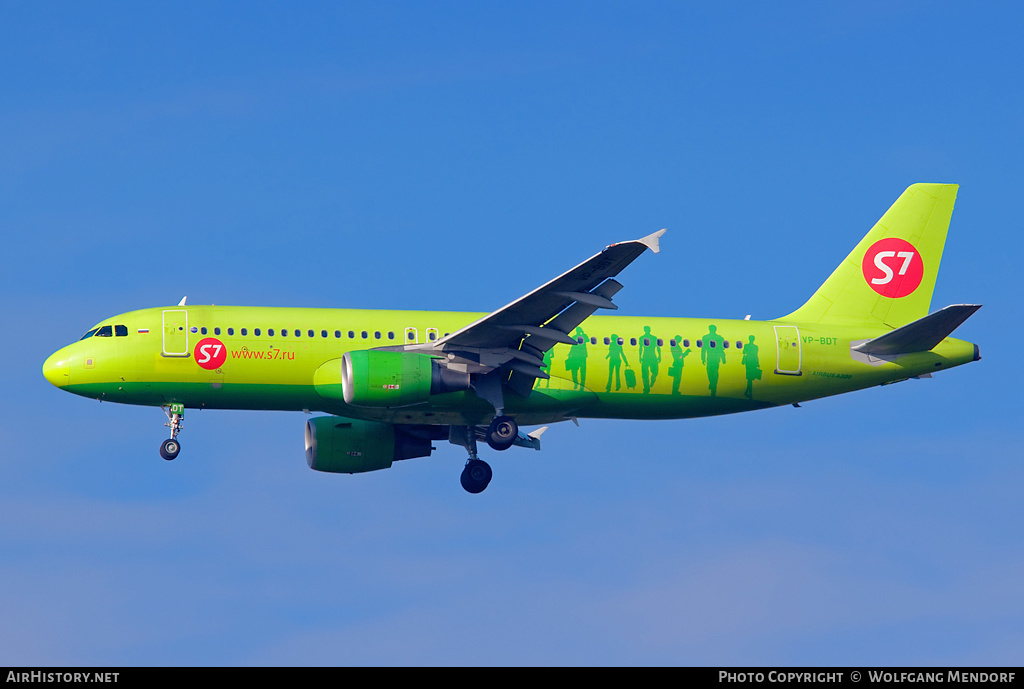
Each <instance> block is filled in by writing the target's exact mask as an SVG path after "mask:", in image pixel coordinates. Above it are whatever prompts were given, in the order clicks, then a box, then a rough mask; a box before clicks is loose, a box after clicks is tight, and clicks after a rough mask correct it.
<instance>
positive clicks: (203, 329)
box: [199, 325, 208, 335]
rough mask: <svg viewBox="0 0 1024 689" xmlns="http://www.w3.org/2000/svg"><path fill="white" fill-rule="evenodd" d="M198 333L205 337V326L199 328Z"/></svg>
mask: <svg viewBox="0 0 1024 689" xmlns="http://www.w3.org/2000/svg"><path fill="white" fill-rule="evenodd" d="M199 332H201V333H202V334H203V335H205V334H206V333H207V332H208V331H207V330H206V326H205V325H204V326H203V327H202V328H200V329H199Z"/></svg>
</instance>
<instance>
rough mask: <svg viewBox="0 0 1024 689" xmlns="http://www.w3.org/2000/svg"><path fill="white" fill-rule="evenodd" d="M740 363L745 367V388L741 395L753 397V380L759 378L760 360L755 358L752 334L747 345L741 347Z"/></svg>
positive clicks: (749, 398)
mask: <svg viewBox="0 0 1024 689" xmlns="http://www.w3.org/2000/svg"><path fill="white" fill-rule="evenodd" d="M740 363H742V364H743V365H744V366H745V367H746V369H747V390H746V392H744V393H743V395H744V396H745V397H746V398H747V399H748V400H752V399H754V381H755V380H761V362H760V361H758V360H757V345H756V344H754V336H753V335H751V336H750V341H749V342H748V343H747V346H746V347H744V348H743V358H742V359H741V361H740Z"/></svg>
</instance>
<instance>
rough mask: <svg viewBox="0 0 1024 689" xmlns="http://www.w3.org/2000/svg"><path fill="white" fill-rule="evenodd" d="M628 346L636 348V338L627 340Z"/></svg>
mask: <svg viewBox="0 0 1024 689" xmlns="http://www.w3.org/2000/svg"><path fill="white" fill-rule="evenodd" d="M629 344H631V345H633V346H636V338H635V337H631V338H629Z"/></svg>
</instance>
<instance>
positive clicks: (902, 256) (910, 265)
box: [861, 237, 924, 299]
mask: <svg viewBox="0 0 1024 689" xmlns="http://www.w3.org/2000/svg"><path fill="white" fill-rule="evenodd" d="M861 270H862V271H863V273H864V280H865V281H867V283H868V285H869V286H870V287H871V289H873V290H875V291H876V292H878V293H879V294H881V295H882V296H883V297H890V298H892V299H899V298H900V297H905V296H907V295H909V294H913V292H914V290H916V289H917V288H918V286H919V285H920V284H921V278H923V277H924V261H922V260H921V254H920V253H918V251H917V249H915V248H914V245H913V244H911V243H910V242H908V241H906V240H903V239H898V238H896V237H890V238H888V239H880V240H878V241H877V242H875V243H874V244H872V245H871V246H870V247H868V250H867V251H866V252H865V253H864V261H863V263H862V264H861Z"/></svg>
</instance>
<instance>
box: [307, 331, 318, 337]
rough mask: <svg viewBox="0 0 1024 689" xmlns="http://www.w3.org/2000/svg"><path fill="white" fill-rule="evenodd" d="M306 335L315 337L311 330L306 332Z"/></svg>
mask: <svg viewBox="0 0 1024 689" xmlns="http://www.w3.org/2000/svg"><path fill="white" fill-rule="evenodd" d="M306 334H307V335H309V336H310V337H316V334H315V333H314V332H313V331H312V330H309V331H307V332H306Z"/></svg>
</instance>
